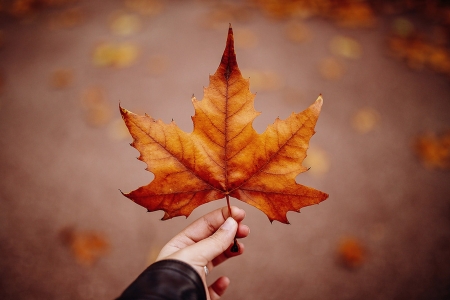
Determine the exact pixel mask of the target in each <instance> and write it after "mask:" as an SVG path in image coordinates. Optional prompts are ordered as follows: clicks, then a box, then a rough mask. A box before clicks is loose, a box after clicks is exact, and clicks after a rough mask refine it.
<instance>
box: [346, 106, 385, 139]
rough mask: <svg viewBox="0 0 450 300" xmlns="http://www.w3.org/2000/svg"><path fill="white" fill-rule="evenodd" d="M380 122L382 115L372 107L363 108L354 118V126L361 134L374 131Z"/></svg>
mask: <svg viewBox="0 0 450 300" xmlns="http://www.w3.org/2000/svg"><path fill="white" fill-rule="evenodd" d="M379 122H380V114H379V113H378V111H376V110H375V109H373V108H370V107H366V108H361V109H360V110H358V111H357V112H356V113H355V114H354V115H353V118H352V126H353V128H354V129H355V130H356V131H358V132H359V133H367V132H369V131H372V130H373V129H374V128H375V126H376V125H377V124H378V123H379Z"/></svg>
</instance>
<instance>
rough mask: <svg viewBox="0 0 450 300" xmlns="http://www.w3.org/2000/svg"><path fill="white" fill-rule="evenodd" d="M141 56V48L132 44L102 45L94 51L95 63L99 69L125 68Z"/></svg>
mask: <svg viewBox="0 0 450 300" xmlns="http://www.w3.org/2000/svg"><path fill="white" fill-rule="evenodd" d="M138 56H139V48H138V46H136V45H135V44H132V43H119V44H113V43H100V44H99V45H97V46H96V47H95V49H94V53H93V63H94V65H95V66H98V67H116V68H125V67H129V66H131V65H132V64H133V63H134V62H135V61H136V59H137V58H138Z"/></svg>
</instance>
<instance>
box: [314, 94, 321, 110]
mask: <svg viewBox="0 0 450 300" xmlns="http://www.w3.org/2000/svg"><path fill="white" fill-rule="evenodd" d="M315 104H316V105H318V106H319V107H320V106H322V104H323V98H322V94H320V95H319V97H317V99H316V102H315Z"/></svg>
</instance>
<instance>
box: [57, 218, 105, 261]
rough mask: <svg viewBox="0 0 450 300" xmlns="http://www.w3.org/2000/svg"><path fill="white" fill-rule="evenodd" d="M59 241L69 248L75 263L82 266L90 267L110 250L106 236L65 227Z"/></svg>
mask: <svg viewBox="0 0 450 300" xmlns="http://www.w3.org/2000/svg"><path fill="white" fill-rule="evenodd" d="M60 239H61V241H62V243H63V244H64V245H65V246H67V247H69V249H70V250H71V252H72V254H73V255H74V256H75V259H76V261H77V262H78V263H79V264H81V265H84V266H92V265H93V264H94V263H95V262H97V261H98V259H100V258H101V257H102V256H104V255H106V254H107V253H108V252H109V249H110V244H109V241H108V239H107V238H106V236H105V235H104V234H102V233H99V232H96V231H81V230H75V229H74V228H71V227H67V228H63V229H62V230H61V232H60Z"/></svg>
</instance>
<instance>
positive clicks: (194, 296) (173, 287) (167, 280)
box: [117, 259, 206, 300]
mask: <svg viewBox="0 0 450 300" xmlns="http://www.w3.org/2000/svg"><path fill="white" fill-rule="evenodd" d="M117 299H118V300H124V299H142V300H144V299H145V300H172V299H173V300H175V299H176V300H179V299H183V300H185V299H186V300H206V291H205V287H204V285H203V281H202V279H201V278H200V275H199V274H198V273H197V271H195V270H194V269H193V268H192V267H191V266H190V265H188V264H187V263H185V262H182V261H179V260H174V259H167V260H160V261H158V262H156V263H154V264H152V265H150V266H149V267H148V268H147V269H146V270H145V271H144V272H142V274H141V275H139V277H138V278H136V280H135V281H133V282H132V283H131V285H130V286H129V287H128V288H127V289H126V290H125V291H124V292H123V293H122V295H120V297H119V298H117Z"/></svg>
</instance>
